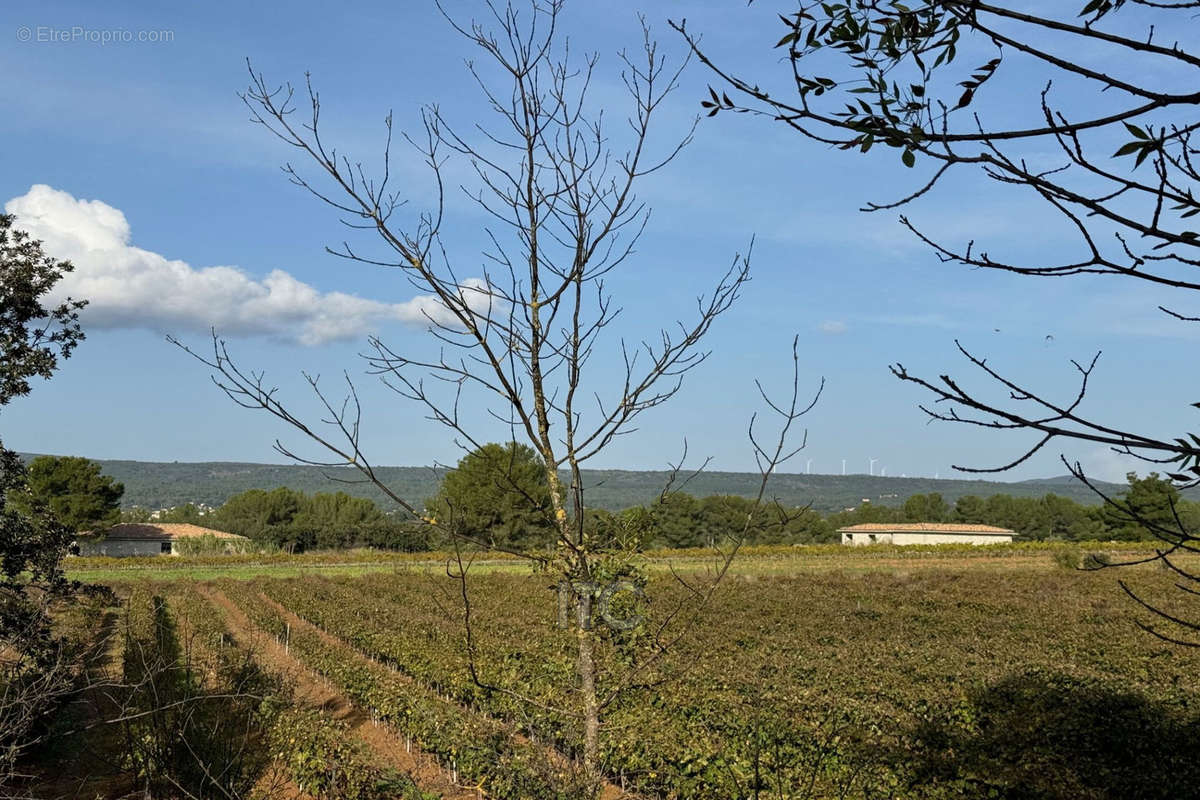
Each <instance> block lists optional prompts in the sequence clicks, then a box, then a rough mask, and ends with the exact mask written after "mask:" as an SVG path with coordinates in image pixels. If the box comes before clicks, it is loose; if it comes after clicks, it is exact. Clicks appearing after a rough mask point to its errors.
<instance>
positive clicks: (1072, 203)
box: [672, 0, 1200, 632]
mask: <svg viewBox="0 0 1200 800" xmlns="http://www.w3.org/2000/svg"><path fill="white" fill-rule="evenodd" d="M1197 8H1200V2H1196V0H1166V1H1165V2H1160V1H1159V0H1086V2H1081V3H1076V4H1057V5H1056V4H1047V5H1044V6H1041V7H1037V8H1036V9H1031V8H1030V7H1029V6H1028V5H1027V4H1021V3H1014V2H1005V1H1004V0H996V1H995V2H981V1H980V0H922V1H921V2H917V3H895V2H891V0H849V1H848V2H846V3H839V4H821V3H816V2H808V1H807V0H803V1H802V2H798V3H795V4H793V5H792V6H790V9H791V10H789V11H788V12H786V13H785V14H783V15H781V16H780V20H781V22H782V28H781V30H780V33H781V34H782V37H781V38H780V39H779V40H778V42H774V41H772V42H767V43H764V49H768V48H770V47H772V46H773V47H774V48H776V49H777V50H779V51H781V52H782V53H783V54H784V59H783V61H784V63H785V64H786V65H787V68H786V70H785V73H786V74H785V75H784V76H783V80H784V82H785V86H786V88H785V89H784V90H783V91H782V92H775V91H768V90H767V89H766V88H763V86H762V85H763V84H764V82H765V81H766V79H767V77H768V76H762V75H760V76H755V77H752V78H751V77H746V76H738V75H735V74H733V73H732V72H731V71H730V70H728V69H726V68H724V67H723V66H722V65H720V64H717V63H714V62H713V61H712V60H710V59H709V58H708V57H707V56H706V55H705V53H704V51H703V50H702V48H701V43H700V39H699V37H698V36H697V35H696V34H695V33H694V32H693V31H691V30H689V29H688V27H687V24H686V21H680V22H676V23H672V26H673V27H674V28H675V29H676V30H677V31H679V32H680V33H681V34H682V35H683V36H684V38H685V39H686V41H687V42H688V43H689V44H690V46H691V48H692V50H693V52H694V54H696V56H697V57H698V58H699V60H700V61H702V62H703V63H705V64H706V65H707V66H708V67H709V68H710V69H711V70H712V72H713V74H714V76H715V79H716V86H715V87H714V88H711V89H710V92H709V96H708V97H707V98H705V99H704V101H703V102H702V104H701V105H702V106H703V107H705V108H707V109H708V113H709V114H710V115H716V114H720V113H722V112H739V113H747V114H751V115H757V116H765V117H768V118H770V119H771V120H773V121H776V122H779V123H782V124H784V125H787V126H789V127H791V128H792V129H793V130H795V131H796V132H797V133H798V134H800V135H801V136H803V137H805V138H806V139H809V140H812V141H814V142H818V143H821V144H823V145H826V146H832V147H834V148H838V149H841V150H846V151H858V152H862V153H865V152H867V151H869V150H871V149H872V147H889V148H892V149H894V150H896V151H898V152H899V155H900V159H901V161H902V163H903V164H904V165H905V166H906V167H914V166H915V165H916V164H918V163H920V164H921V165H922V166H923V167H928V168H929V175H928V177H927V178H924V179H921V180H919V181H917V182H916V184H915V185H914V187H913V189H912V190H911V191H910V192H908V193H906V194H905V195H904V196H902V197H899V198H895V199H891V200H887V201H880V202H869V203H867V204H866V205H865V207H864V208H863V209H862V210H863V211H867V212H880V211H883V212H889V211H892V210H895V209H900V208H903V207H905V206H907V205H909V204H910V203H913V201H916V200H918V199H919V198H922V197H924V196H926V195H927V194H929V193H931V192H934V191H936V190H937V188H938V187H939V185H940V184H942V183H943V182H944V180H945V179H946V178H947V176H948V175H950V174H952V173H961V172H969V171H976V175H977V176H979V177H981V178H982V179H983V180H984V181H990V182H991V183H992V184H993V186H994V187H995V188H996V189H997V190H1000V189H1015V190H1018V191H1023V192H1024V193H1025V196H1026V197H1027V198H1028V201H1029V203H1031V204H1040V205H1042V206H1043V207H1044V208H1045V210H1046V211H1047V212H1048V217H1047V218H1048V219H1051V218H1055V217H1056V218H1057V219H1058V220H1060V221H1061V222H1062V223H1063V225H1064V226H1065V229H1066V230H1068V231H1071V232H1073V233H1074V236H1075V239H1076V248H1075V253H1074V254H1072V255H1070V256H1068V257H1065V258H1063V259H1062V260H1061V261H1057V262H1051V263H1047V262H1045V261H1042V260H1041V259H1040V258H1039V257H1037V256H1034V257H1033V259H1032V260H1029V259H1025V258H1022V257H1021V256H1004V255H995V254H993V253H991V252H988V251H987V250H984V249H981V248H979V247H978V246H977V245H976V243H975V241H974V240H968V241H966V242H964V243H954V242H946V241H944V240H942V239H941V238H940V237H938V236H937V234H935V233H930V232H927V231H926V230H925V229H924V228H922V227H921V226H919V225H918V224H917V223H916V222H914V221H912V220H911V219H910V218H909V217H908V216H906V215H901V216H900V217H899V220H900V223H901V224H902V225H903V226H905V227H906V228H907V229H908V230H910V231H911V232H912V233H913V234H914V235H915V236H916V237H917V238H918V239H919V240H920V241H922V242H924V243H925V244H927V245H928V246H929V247H930V248H931V249H932V250H933V251H934V253H935V254H936V255H937V257H938V258H939V259H941V260H942V261H943V262H948V263H955V264H961V265H964V266H967V267H973V268H983V269H991V270H1001V271H1005V272H1010V273H1014V274H1018V275H1024V276H1033V277H1041V278H1053V277H1066V276H1074V275H1087V274H1092V275H1105V276H1113V277H1117V278H1122V279H1126V280H1131V281H1135V282H1142V283H1148V284H1152V285H1154V286H1157V287H1160V288H1166V289H1172V290H1177V291H1179V292H1181V293H1182V294H1180V299H1179V303H1180V304H1181V305H1182V304H1186V303H1187V302H1188V298H1192V297H1194V296H1193V295H1191V294H1190V293H1191V292H1194V291H1197V290H1200V272H1198V271H1197V270H1198V269H1200V250H1198V249H1197V248H1198V247H1200V232H1197V231H1196V230H1192V229H1189V225H1190V222H1189V220H1191V219H1192V218H1193V217H1194V216H1195V215H1196V214H1198V213H1200V201H1197V199H1196V189H1197V186H1198V185H1200V171H1198V168H1197V164H1196V163H1195V156H1196V153H1197V150H1196V148H1194V147H1193V146H1192V141H1191V139H1192V136H1193V135H1194V133H1195V132H1196V130H1197V128H1198V127H1200V120H1198V119H1197V116H1196V108H1197V104H1198V103H1200V93H1197V92H1196V90H1195V81H1196V75H1197V70H1198V69H1200V54H1197V53H1196V52H1195V50H1194V48H1193V47H1192V46H1191V42H1192V40H1190V38H1188V37H1186V36H1185V37H1184V38H1183V39H1182V40H1179V39H1173V37H1175V36H1177V35H1181V34H1183V33H1187V34H1190V32H1191V30H1192V29H1193V25H1192V23H1193V21H1194V16H1195V13H1196V9H1197ZM960 49H961V50H963V51H964V52H970V53H972V55H971V58H972V59H976V58H977V56H976V55H975V54H976V53H979V52H980V51H981V50H982V51H990V52H985V53H984V55H982V56H978V59H979V60H978V61H975V60H973V61H972V67H971V68H969V69H960V68H959V65H958V63H956V57H958V58H959V60H960V61H961V59H962V57H961V56H959V52H958V51H959V50H960ZM984 59H986V60H984ZM980 62H982V63H980ZM1006 62H1007V63H1006ZM1012 62H1017V63H1019V64H1021V65H1022V66H1023V67H1024V68H1025V69H1027V70H1029V71H1030V73H1029V74H1032V75H1036V76H1037V77H1032V78H1028V79H1025V80H1026V83H1025V86H1026V89H1025V91H1026V93H1027V96H1028V97H1029V105H1028V107H1027V108H1024V109H1014V108H1013V107H1012V104H1011V102H1010V101H1008V100H1007V98H1006V99H1004V100H1000V99H998V98H996V99H991V98H990V96H989V91H990V90H991V89H992V88H993V86H994V85H995V84H997V83H999V82H1002V80H1003V78H998V77H997V76H1002V75H1004V74H1005V70H1006V68H1007V67H1009V66H1011V65H1012ZM731 95H732V97H731ZM1030 111H1034V112H1036V113H1037V116H1038V117H1040V121H1039V122H1037V123H1035V124H1032V125H1030V124H1027V122H1026V121H1024V120H1018V121H1013V120H1012V116H1013V114H1014V113H1015V114H1017V115H1020V114H1021V113H1022V112H1030ZM1114 148H1115V149H1114ZM1047 152H1049V153H1051V154H1052V155H1053V156H1054V157H1055V158H1053V159H1052V160H1053V161H1054V162H1055V163H1046V157H1045V154H1046V153H1047ZM1034 153H1037V154H1040V157H1038V158H1030V157H1028V156H1030V155H1032V154H1034ZM1159 309H1160V310H1161V312H1162V313H1163V314H1166V315H1168V317H1170V318H1171V319H1173V320H1176V321H1178V322H1179V323H1180V324H1186V323H1194V322H1197V321H1200V317H1198V316H1196V313H1195V312H1194V311H1188V310H1187V309H1186V308H1185V307H1169V306H1168V305H1162V306H1159ZM956 345H957V346H958V349H959V351H960V352H961V354H962V355H963V357H964V358H965V359H966V361H967V363H968V365H969V367H970V369H971V370H972V371H973V377H977V378H982V384H981V386H982V388H979V387H980V384H970V385H969V384H968V382H967V380H966V379H959V378H956V377H953V376H951V375H949V374H942V375H939V376H937V377H936V378H932V377H922V376H919V375H914V374H913V373H911V372H909V370H908V369H906V368H905V367H904V365H902V364H896V365H894V366H893V367H892V372H893V373H894V374H895V376H896V377H897V378H899V379H900V380H903V381H907V382H910V383H914V384H917V385H918V386H920V387H922V388H923V389H925V390H926V391H928V392H929V393H930V395H931V396H932V398H933V402H932V403H927V404H925V405H923V406H922V409H923V410H924V411H925V412H926V413H927V414H928V415H929V417H930V418H931V419H932V420H938V421H945V422H952V423H956V424H963V425H970V426H975V427H982V428H987V429H993V430H1001V431H1018V432H1027V433H1030V434H1032V438H1031V439H1029V441H1028V444H1027V445H1026V446H1024V447H1023V448H1022V449H1020V450H1019V451H1018V452H1017V453H1016V454H1015V455H1014V457H1013V458H1012V459H1009V460H1006V461H1005V462H1004V463H1001V464H997V465H994V466H983V467H980V466H964V465H956V467H955V468H956V469H959V470H961V471H964V472H972V473H987V472H1001V471H1004V470H1007V469H1011V468H1012V467H1015V466H1017V465H1019V464H1021V463H1023V462H1025V461H1026V460H1028V459H1029V458H1031V457H1032V456H1033V455H1034V454H1035V453H1038V452H1039V451H1041V450H1042V449H1043V448H1045V447H1047V446H1048V445H1051V443H1062V442H1068V441H1075V442H1090V443H1095V444H1100V445H1105V446H1108V447H1110V448H1112V449H1113V450H1114V451H1116V452H1117V453H1121V454H1125V455H1129V456H1134V457H1136V458H1139V459H1142V460H1144V461H1146V462H1147V463H1150V464H1154V465H1168V469H1169V470H1170V472H1169V476H1170V478H1171V479H1172V480H1173V481H1174V482H1175V483H1176V485H1178V486H1180V487H1188V486H1196V485H1200V437H1197V435H1196V434H1194V433H1185V434H1182V435H1180V436H1178V437H1163V436H1162V435H1159V434H1152V433H1146V432H1144V430H1143V429H1142V428H1143V426H1142V425H1140V424H1139V422H1140V421H1135V420H1117V421H1111V420H1105V419H1102V418H1100V417H1098V416H1096V415H1094V414H1091V413H1088V412H1086V411H1085V410H1084V406H1085V397H1086V395H1087V393H1088V390H1089V379H1090V378H1091V377H1092V375H1093V373H1094V371H1095V369H1096V367H1097V363H1098V361H1097V359H1098V356H1099V354H1097V355H1096V357H1093V358H1091V359H1090V360H1080V361H1072V362H1071V364H1072V366H1073V368H1074V370H1075V371H1076V373H1077V376H1078V386H1077V389H1076V390H1075V391H1074V392H1073V393H1071V394H1069V395H1068V396H1066V397H1062V398H1058V397H1054V396H1052V395H1051V394H1050V393H1047V392H1043V391H1040V390H1038V389H1037V388H1036V387H1031V386H1027V385H1024V384H1022V383H1020V382H1018V381H1016V380H1014V379H1012V378H1011V377H1009V376H1006V375H1005V374H1003V373H1002V372H1001V371H1000V370H998V369H997V368H996V367H995V366H994V365H992V364H990V363H988V360H987V359H986V358H985V357H984V356H982V355H980V354H978V353H976V352H974V351H972V350H970V349H968V348H967V347H966V346H964V345H963V344H961V343H959V342H956ZM1192 405H1195V406H1197V407H1200V404H1197V403H1192ZM1062 460H1063V462H1064V463H1065V464H1066V466H1067V468H1068V469H1069V470H1070V471H1071V473H1072V474H1074V475H1075V476H1076V478H1078V479H1079V480H1081V481H1083V482H1085V483H1086V484H1088V485H1089V486H1092V488H1093V489H1096V488H1097V487H1096V486H1095V484H1094V482H1093V481H1091V480H1090V479H1089V478H1088V477H1087V475H1086V474H1085V467H1084V465H1082V464H1080V463H1079V462H1077V461H1070V460H1068V459H1067V458H1065V457H1062ZM1097 491H1099V490H1097ZM1099 494H1100V496H1101V497H1102V498H1103V499H1104V501H1105V502H1106V503H1109V504H1110V505H1112V506H1113V507H1114V508H1115V509H1116V510H1117V512H1118V513H1120V514H1122V515H1123V516H1125V517H1126V518H1127V519H1130V520H1131V521H1134V522H1138V523H1139V524H1142V525H1143V527H1144V528H1145V529H1146V530H1147V531H1148V532H1149V533H1151V534H1152V535H1154V536H1155V537H1157V538H1159V539H1161V540H1162V541H1163V543H1164V547H1163V548H1162V549H1161V550H1160V551H1159V553H1158V554H1157V555H1156V556H1155V558H1156V559H1159V560H1161V561H1162V563H1163V564H1164V565H1165V566H1166V567H1168V568H1170V569H1172V570H1174V571H1175V572H1176V573H1177V574H1178V575H1179V576H1180V578H1181V588H1184V589H1185V590H1187V591H1189V592H1194V591H1195V589H1196V588H1197V587H1196V584H1197V583H1198V582H1200V576H1197V575H1195V574H1194V573H1192V572H1188V571H1186V570H1184V569H1180V568H1179V564H1178V562H1176V561H1172V558H1173V557H1174V556H1176V555H1179V554H1184V553H1192V552H1197V550H1198V549H1200V548H1198V547H1197V545H1200V539H1198V538H1197V535H1196V534H1197V532H1196V531H1194V530H1190V529H1189V528H1188V526H1187V525H1185V524H1184V523H1183V522H1182V521H1181V520H1179V519H1178V515H1177V519H1176V522H1177V524H1175V525H1170V526H1164V525H1163V524H1162V523H1161V522H1153V521H1149V520H1140V519H1139V518H1138V516H1139V515H1138V514H1137V512H1136V509H1133V508H1131V507H1129V505H1128V504H1127V503H1123V502H1122V501H1121V500H1120V499H1119V498H1114V497H1109V496H1107V495H1105V494H1104V493H1102V492H1100V493H1099ZM1127 590H1128V588H1127ZM1139 602H1141V600H1140V598H1139ZM1144 605H1147V606H1148V607H1150V606H1149V605H1148V604H1144ZM1152 610H1154V609H1152ZM1163 613H1165V612H1163ZM1168 617H1170V615H1168ZM1169 621H1170V622H1171V623H1172V624H1182V625H1184V626H1185V627H1189V629H1190V630H1191V631H1192V632H1195V631H1197V630H1200V628H1196V627H1193V626H1192V625H1191V623H1188V622H1186V621H1183V620H1179V619H1175V618H1171V619H1169Z"/></svg>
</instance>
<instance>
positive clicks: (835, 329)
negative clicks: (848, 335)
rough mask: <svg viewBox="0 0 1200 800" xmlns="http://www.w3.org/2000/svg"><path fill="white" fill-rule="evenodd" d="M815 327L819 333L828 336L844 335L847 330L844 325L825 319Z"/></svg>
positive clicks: (837, 321) (839, 321) (834, 320)
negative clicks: (827, 334) (819, 330)
mask: <svg viewBox="0 0 1200 800" xmlns="http://www.w3.org/2000/svg"><path fill="white" fill-rule="evenodd" d="M817 327H818V328H820V329H821V333H829V334H838V333H845V332H846V330H847V326H846V323H844V322H842V321H841V320H837V319H827V320H825V321H824V322H822V323H821V324H820V325H818V326H817Z"/></svg>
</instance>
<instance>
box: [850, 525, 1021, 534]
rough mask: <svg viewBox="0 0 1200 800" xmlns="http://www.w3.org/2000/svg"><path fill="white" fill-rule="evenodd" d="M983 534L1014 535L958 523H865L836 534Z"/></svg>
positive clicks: (1002, 530) (1008, 531)
mask: <svg viewBox="0 0 1200 800" xmlns="http://www.w3.org/2000/svg"><path fill="white" fill-rule="evenodd" d="M843 531H845V532H846V533H984V534H994V535H997V536H998V535H1000V534H1008V535H1015V534H1016V531H1010V530H1009V529H1008V528H997V527H996V526H995V525H968V524H963V523H958V522H867V523H863V524H861V525H851V526H850V527H848V528H838V533H841V532H843Z"/></svg>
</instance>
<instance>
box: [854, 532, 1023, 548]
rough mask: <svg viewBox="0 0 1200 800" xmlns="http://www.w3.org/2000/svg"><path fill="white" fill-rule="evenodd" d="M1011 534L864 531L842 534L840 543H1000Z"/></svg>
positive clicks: (1009, 538)
mask: <svg viewBox="0 0 1200 800" xmlns="http://www.w3.org/2000/svg"><path fill="white" fill-rule="evenodd" d="M1011 541H1012V534H1007V533H1006V534H995V533H988V534H981V533H938V532H934V531H896V532H884V531H880V532H875V533H870V532H864V531H854V532H853V533H843V534H842V544H848V545H853V546H855V547H859V546H863V545H871V544H897V545H908V544H1001V543H1003V542H1011Z"/></svg>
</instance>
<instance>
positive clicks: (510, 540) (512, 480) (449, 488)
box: [427, 442, 557, 548]
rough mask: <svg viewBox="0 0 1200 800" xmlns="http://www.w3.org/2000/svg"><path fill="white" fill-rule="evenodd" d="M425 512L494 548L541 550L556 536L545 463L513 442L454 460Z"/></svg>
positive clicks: (496, 445) (483, 448)
mask: <svg viewBox="0 0 1200 800" xmlns="http://www.w3.org/2000/svg"><path fill="white" fill-rule="evenodd" d="M427 511H428V514H429V515H430V516H431V517H432V518H434V519H436V520H438V523H439V524H440V525H442V526H444V527H445V528H447V529H449V530H451V531H453V532H454V533H456V534H459V535H462V536H466V537H469V538H470V539H472V540H475V541H481V542H483V541H486V542H490V543H493V544H495V545H498V546H500V547H505V548H529V547H545V546H547V545H549V544H551V543H552V542H553V541H554V539H555V537H556V530H557V529H556V527H555V524H554V518H553V515H552V512H551V504H550V488H549V483H548V481H547V480H546V468H545V465H544V464H543V463H542V460H541V459H540V458H539V457H538V455H537V454H536V453H535V452H534V451H533V448H531V447H529V446H528V445H524V444H518V443H517V442H509V443H508V444H495V443H492V444H485V445H484V446H482V447H480V448H479V449H477V450H474V451H472V452H470V453H468V454H467V455H465V456H463V457H462V458H461V459H459V462H458V465H457V466H456V467H455V468H454V469H452V470H450V471H449V472H447V473H446V477H445V478H443V479H442V486H441V489H439V491H438V493H437V496H436V497H435V498H434V499H433V500H432V501H431V502H430V503H429V504H428V509H427Z"/></svg>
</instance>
